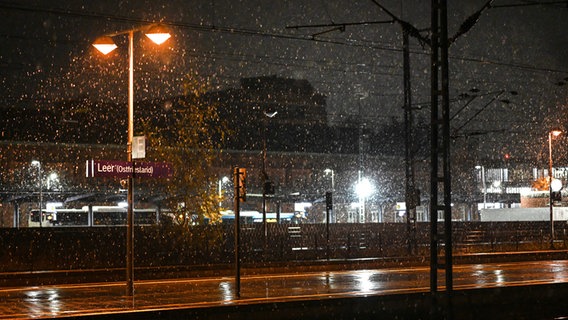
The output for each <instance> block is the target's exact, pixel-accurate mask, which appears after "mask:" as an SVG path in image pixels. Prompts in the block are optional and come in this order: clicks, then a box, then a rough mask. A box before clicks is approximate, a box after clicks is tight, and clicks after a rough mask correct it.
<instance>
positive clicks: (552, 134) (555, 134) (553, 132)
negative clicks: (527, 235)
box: [548, 129, 562, 249]
mask: <svg viewBox="0 0 568 320" xmlns="http://www.w3.org/2000/svg"><path fill="white" fill-rule="evenodd" d="M561 133H562V131H560V130H558V129H555V130H551V131H550V132H548V208H549V209H550V248H551V249H554V209H553V206H552V138H553V137H558V136H559V135H560V134H561Z"/></svg>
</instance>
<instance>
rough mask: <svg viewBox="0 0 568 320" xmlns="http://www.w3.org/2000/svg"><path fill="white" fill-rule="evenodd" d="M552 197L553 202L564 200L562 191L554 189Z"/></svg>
mask: <svg viewBox="0 0 568 320" xmlns="http://www.w3.org/2000/svg"><path fill="white" fill-rule="evenodd" d="M551 195H552V198H551V199H550V200H551V201H552V203H553V204H554V203H560V202H562V191H552V194H551Z"/></svg>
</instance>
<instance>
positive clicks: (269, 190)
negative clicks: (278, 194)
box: [264, 180, 275, 195]
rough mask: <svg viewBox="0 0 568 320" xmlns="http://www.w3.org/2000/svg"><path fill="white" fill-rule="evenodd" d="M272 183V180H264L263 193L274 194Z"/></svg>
mask: <svg viewBox="0 0 568 320" xmlns="http://www.w3.org/2000/svg"><path fill="white" fill-rule="evenodd" d="M274 193H275V192H274V183H272V181H270V180H267V181H266V182H264V194H271V195H272V194H274Z"/></svg>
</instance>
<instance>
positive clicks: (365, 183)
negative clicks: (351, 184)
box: [355, 178, 375, 198]
mask: <svg viewBox="0 0 568 320" xmlns="http://www.w3.org/2000/svg"><path fill="white" fill-rule="evenodd" d="M373 191H375V187H374V186H373V184H372V183H371V182H370V181H369V179H367V178H363V179H361V180H360V181H359V182H358V183H357V184H356V185H355V193H356V194H357V195H358V196H359V197H360V198H367V197H368V196H370V195H371V194H372V193H373Z"/></svg>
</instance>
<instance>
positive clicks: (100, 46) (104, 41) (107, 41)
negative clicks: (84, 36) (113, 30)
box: [93, 36, 117, 54]
mask: <svg viewBox="0 0 568 320" xmlns="http://www.w3.org/2000/svg"><path fill="white" fill-rule="evenodd" d="M93 47H95V48H97V50H99V51H100V52H102V54H108V53H109V52H111V51H112V50H114V49H116V48H117V46H116V44H115V43H114V41H112V38H111V37H109V36H102V37H99V38H97V40H95V42H93Z"/></svg>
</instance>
